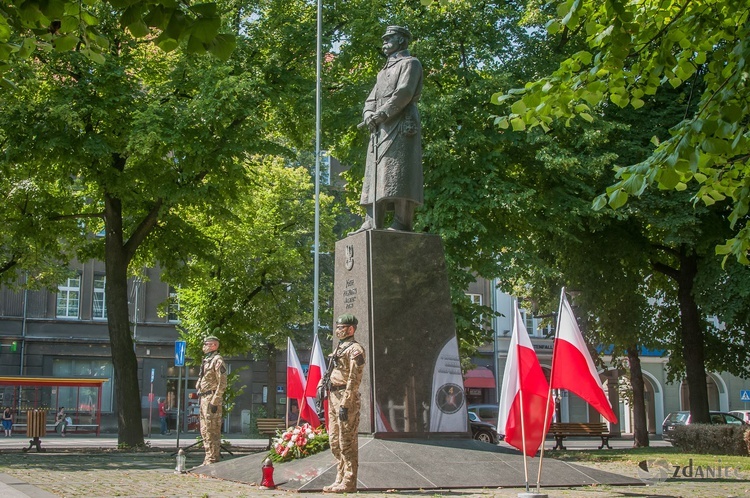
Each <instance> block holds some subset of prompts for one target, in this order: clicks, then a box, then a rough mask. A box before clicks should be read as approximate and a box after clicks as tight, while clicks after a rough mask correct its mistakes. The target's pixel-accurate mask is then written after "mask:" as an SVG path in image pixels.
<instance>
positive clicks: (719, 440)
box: [672, 424, 748, 456]
mask: <svg viewBox="0 0 750 498" xmlns="http://www.w3.org/2000/svg"><path fill="white" fill-rule="evenodd" d="M746 431H748V428H747V426H745V425H721V424H717V425H713V424H691V425H678V426H676V427H675V428H674V430H673V431H672V443H673V444H674V445H675V446H676V447H678V448H680V449H681V450H683V451H686V452H690V453H703V454H713V455H741V456H747V455H748V443H747V442H746V439H745V432H746Z"/></svg>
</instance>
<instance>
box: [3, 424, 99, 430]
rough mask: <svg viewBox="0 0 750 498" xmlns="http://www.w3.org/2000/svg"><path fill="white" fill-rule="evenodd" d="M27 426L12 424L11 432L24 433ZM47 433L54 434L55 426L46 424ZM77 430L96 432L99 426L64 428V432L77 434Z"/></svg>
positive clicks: (82, 425) (81, 425) (72, 425)
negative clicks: (72, 431)
mask: <svg viewBox="0 0 750 498" xmlns="http://www.w3.org/2000/svg"><path fill="white" fill-rule="evenodd" d="M26 427H27V424H23V423H21V424H13V430H14V431H21V432H26ZM46 427H47V432H55V424H46ZM78 429H80V430H81V432H97V431H98V430H99V426H98V425H97V424H68V425H67V426H66V427H65V430H66V431H69V430H74V431H76V432H78Z"/></svg>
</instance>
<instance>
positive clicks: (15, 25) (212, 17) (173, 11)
mask: <svg viewBox="0 0 750 498" xmlns="http://www.w3.org/2000/svg"><path fill="white" fill-rule="evenodd" d="M191 3H192V2H188V1H182V2H176V1H173V0H109V1H104V2H102V1H99V0H80V1H71V0H52V1H49V0H16V1H14V2H3V3H2V4H0V86H2V87H5V88H8V87H12V86H13V85H14V82H13V80H12V79H9V78H6V77H4V76H5V73H6V72H8V71H9V70H10V69H11V67H12V64H13V63H15V62H17V61H19V60H24V59H28V58H30V57H34V56H35V53H36V52H40V53H50V52H52V51H56V52H68V51H71V50H74V51H76V52H78V53H80V54H82V55H84V56H86V57H88V58H89V59H91V60H92V61H95V62H98V63H101V62H104V60H105V58H106V56H107V54H108V53H109V51H110V49H111V44H112V43H113V40H112V39H111V37H110V36H109V35H110V32H109V31H110V28H111V26H107V24H111V23H112V22H116V23H117V24H118V25H119V26H120V27H121V28H122V29H124V30H127V32H128V33H129V34H130V35H131V36H133V37H136V38H144V37H148V38H149V39H150V40H151V41H152V42H153V43H154V45H156V46H158V47H159V48H160V49H162V50H164V51H166V52H169V51H171V50H174V49H175V48H177V47H178V46H180V45H182V46H183V48H184V49H185V50H186V51H187V52H188V53H192V54H202V53H206V52H210V53H212V54H213V55H215V56H217V57H219V58H221V59H227V58H228V57H229V54H231V52H232V50H233V49H234V45H235V38H234V36H233V35H229V34H223V33H220V30H221V27H222V19H221V14H220V12H219V9H218V6H217V4H216V3H209V2H206V3H192V4H191ZM115 20H116V21H115Z"/></svg>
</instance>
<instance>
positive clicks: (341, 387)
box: [329, 384, 346, 393]
mask: <svg viewBox="0 0 750 498" xmlns="http://www.w3.org/2000/svg"><path fill="white" fill-rule="evenodd" d="M344 389H346V384H344V385H343V386H331V389H329V391H331V392H332V393H333V392H336V391H342V390H344Z"/></svg>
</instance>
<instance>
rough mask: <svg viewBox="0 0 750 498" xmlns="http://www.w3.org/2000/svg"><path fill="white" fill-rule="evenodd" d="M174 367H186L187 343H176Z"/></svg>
mask: <svg viewBox="0 0 750 498" xmlns="http://www.w3.org/2000/svg"><path fill="white" fill-rule="evenodd" d="M174 366H176V367H184V366H185V341H174Z"/></svg>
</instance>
